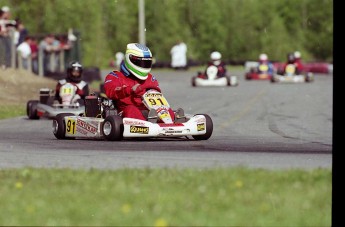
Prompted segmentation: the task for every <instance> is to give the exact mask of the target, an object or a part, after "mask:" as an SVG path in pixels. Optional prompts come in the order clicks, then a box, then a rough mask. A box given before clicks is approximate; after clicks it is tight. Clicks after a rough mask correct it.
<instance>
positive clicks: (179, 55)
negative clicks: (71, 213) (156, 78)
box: [170, 41, 187, 69]
mask: <svg viewBox="0 0 345 227" xmlns="http://www.w3.org/2000/svg"><path fill="white" fill-rule="evenodd" d="M170 55H171V67H172V68H174V69H187V45H186V44H185V43H184V42H182V41H179V42H178V43H177V44H176V45H174V46H173V47H172V48H171V50H170Z"/></svg>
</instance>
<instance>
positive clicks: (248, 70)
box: [244, 61, 273, 80]
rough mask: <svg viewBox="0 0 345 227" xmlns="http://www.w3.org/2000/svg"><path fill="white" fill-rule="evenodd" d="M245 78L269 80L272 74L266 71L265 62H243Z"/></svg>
mask: <svg viewBox="0 0 345 227" xmlns="http://www.w3.org/2000/svg"><path fill="white" fill-rule="evenodd" d="M244 67H245V75H244V77H245V79H246V80H271V78H272V76H273V75H272V74H270V73H269V72H268V66H267V65H266V64H261V65H260V64H259V62H254V61H253V62H246V63H245V66H244Z"/></svg>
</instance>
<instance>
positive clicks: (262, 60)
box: [257, 53, 274, 75]
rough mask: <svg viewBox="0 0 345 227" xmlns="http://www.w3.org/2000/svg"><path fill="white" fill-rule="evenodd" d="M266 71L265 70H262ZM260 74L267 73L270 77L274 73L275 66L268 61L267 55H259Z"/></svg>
mask: <svg viewBox="0 0 345 227" xmlns="http://www.w3.org/2000/svg"><path fill="white" fill-rule="evenodd" d="M262 69H265V70H262ZM257 72H258V73H267V74H269V75H273V73H274V66H273V64H272V63H271V62H270V61H269V60H268V56H267V54H264V53H262V54H260V55H259V65H258V67H257Z"/></svg>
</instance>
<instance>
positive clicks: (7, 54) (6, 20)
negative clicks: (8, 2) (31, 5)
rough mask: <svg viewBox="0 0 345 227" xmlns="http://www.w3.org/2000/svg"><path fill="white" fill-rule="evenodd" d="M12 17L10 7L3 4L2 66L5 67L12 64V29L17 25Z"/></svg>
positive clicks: (0, 14)
mask: <svg viewBox="0 0 345 227" xmlns="http://www.w3.org/2000/svg"><path fill="white" fill-rule="evenodd" d="M10 19H11V12H10V8H9V7H8V6H3V7H2V8H1V10H0V67H2V68H4V69H5V68H6V67H10V66H11V57H12V54H11V50H12V40H11V37H10V30H11V29H12V28H11V27H13V26H15V25H16V22H15V21H13V20H10Z"/></svg>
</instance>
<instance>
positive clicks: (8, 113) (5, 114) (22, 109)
mask: <svg viewBox="0 0 345 227" xmlns="http://www.w3.org/2000/svg"><path fill="white" fill-rule="evenodd" d="M18 116H26V106H24V105H19V104H16V105H4V106H2V107H1V108H0V120H1V119H6V118H12V117H18Z"/></svg>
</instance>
